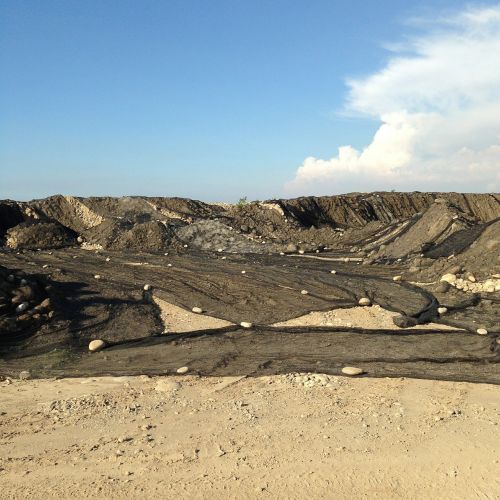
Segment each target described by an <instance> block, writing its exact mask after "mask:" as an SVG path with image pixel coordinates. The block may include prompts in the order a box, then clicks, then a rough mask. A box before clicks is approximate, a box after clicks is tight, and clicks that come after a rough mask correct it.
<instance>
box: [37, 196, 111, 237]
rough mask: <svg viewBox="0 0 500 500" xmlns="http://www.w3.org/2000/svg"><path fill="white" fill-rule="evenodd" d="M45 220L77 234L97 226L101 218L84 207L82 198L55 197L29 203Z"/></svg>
mask: <svg viewBox="0 0 500 500" xmlns="http://www.w3.org/2000/svg"><path fill="white" fill-rule="evenodd" d="M29 204H30V206H33V207H34V208H35V209H36V210H37V211H38V212H40V213H42V214H44V216H45V217H46V218H49V219H52V220H56V221H58V222H59V223H60V224H62V225H63V226H66V227H68V228H70V229H72V230H73V231H76V232H77V233H81V232H83V231H85V230H86V229H89V228H91V227H94V226H97V225H98V224H100V223H101V222H102V221H103V218H102V217H101V216H100V215H98V214H96V213H95V212H93V211H92V210H91V209H90V208H89V207H87V206H86V205H85V203H84V202H83V199H82V198H76V197H74V196H62V195H55V196H50V197H49V198H45V199H43V200H34V201H32V202H30V203H29Z"/></svg>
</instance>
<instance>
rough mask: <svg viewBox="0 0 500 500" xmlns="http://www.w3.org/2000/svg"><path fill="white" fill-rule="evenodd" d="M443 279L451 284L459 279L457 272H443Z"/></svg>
mask: <svg viewBox="0 0 500 500" xmlns="http://www.w3.org/2000/svg"><path fill="white" fill-rule="evenodd" d="M441 281H446V282H448V283H450V284H453V283H455V282H456V281H457V277H456V275H455V274H451V273H448V274H443V276H441Z"/></svg>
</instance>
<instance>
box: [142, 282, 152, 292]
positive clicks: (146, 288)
mask: <svg viewBox="0 0 500 500" xmlns="http://www.w3.org/2000/svg"><path fill="white" fill-rule="evenodd" d="M143 289H144V290H145V291H146V292H147V291H148V290H151V285H148V284H146V285H144V286H143Z"/></svg>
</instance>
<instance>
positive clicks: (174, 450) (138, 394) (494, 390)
mask: <svg viewBox="0 0 500 500" xmlns="http://www.w3.org/2000/svg"><path fill="white" fill-rule="evenodd" d="M160 305H161V307H162V312H163V320H164V323H165V328H166V330H167V331H170V332H172V331H179V332H182V331H187V330H189V329H191V330H192V329H203V328H212V327H217V326H223V324H222V323H220V322H221V320H218V319H217V318H211V317H207V316H204V315H198V314H194V313H191V312H189V311H185V310H183V309H181V308H178V307H176V306H173V305H172V304H169V303H167V302H164V301H163V302H160ZM391 315H392V313H389V312H387V311H384V310H382V309H381V308H379V307H377V306H375V307H370V308H354V309H344V310H334V311H327V312H323V313H311V314H310V315H306V316H304V317H302V318H297V319H295V320H291V322H287V323H288V324H296V325H297V324H316V325H325V324H328V323H333V324H334V325H335V326H337V325H347V324H350V325H352V326H361V327H363V328H369V327H374V328H389V327H393V325H392V321H391ZM293 322H295V323H293ZM0 391H1V395H2V398H1V402H0V449H1V453H0V491H1V494H0V496H1V498H9V499H10V498H13V499H17V498H19V499H24V498H36V499H38V498H40V499H41V498H43V499H46V498H73V499H75V498H106V499H108V498H125V497H127V498H148V499H149V498H174V497H180V498H206V499H209V498H210V499H211V498H214V497H219V498H238V499H242V498H243V499H245V498H273V499H280V498H283V499H285V498H286V499H305V498H307V499H310V498H335V499H339V498H340V499H343V498H346V499H347V498H349V499H351V498H381V499H391V498H415V499H420V498H421V499H428V498H438V499H454V498H460V499H462V498H463V499H471V498H486V499H493V498H499V497H500V481H499V477H500V474H499V473H500V454H499V451H498V450H500V429H499V422H500V418H499V417H500V407H499V402H500V388H499V387H498V386H492V385H486V384H469V383H456V382H439V381H426V380H412V379H401V378H395V379H370V378H357V379H356V378H348V377H336V376H328V375H320V374H297V373H292V374H287V375H274V376H266V377H258V378H245V377H226V378H215V377H214V378H210V377H197V376H194V375H189V374H187V375H183V376H177V377H176V376H170V377H151V378H150V377H148V376H146V375H144V376H137V377H100V378H87V379H78V378H74V379H59V380H56V379H50V380H11V379H7V380H4V381H3V382H0Z"/></svg>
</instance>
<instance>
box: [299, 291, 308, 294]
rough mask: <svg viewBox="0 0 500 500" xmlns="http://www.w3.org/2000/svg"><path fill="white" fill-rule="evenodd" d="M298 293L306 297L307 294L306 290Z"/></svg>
mask: <svg viewBox="0 0 500 500" xmlns="http://www.w3.org/2000/svg"><path fill="white" fill-rule="evenodd" d="M300 293H301V294H302V295H307V294H308V293H309V292H308V291H307V290H301V291H300Z"/></svg>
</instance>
